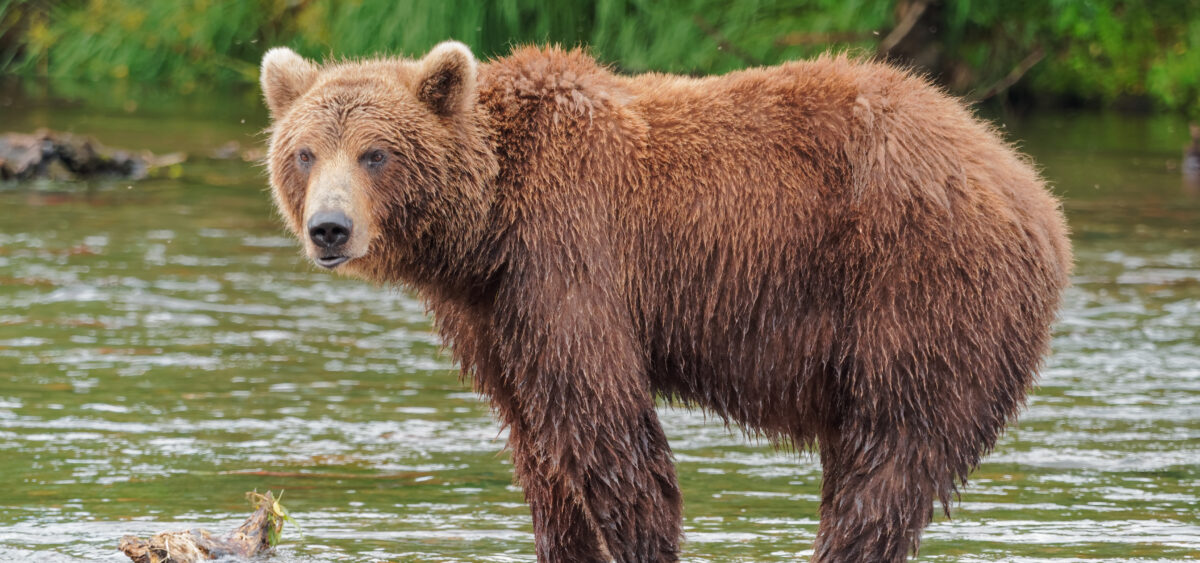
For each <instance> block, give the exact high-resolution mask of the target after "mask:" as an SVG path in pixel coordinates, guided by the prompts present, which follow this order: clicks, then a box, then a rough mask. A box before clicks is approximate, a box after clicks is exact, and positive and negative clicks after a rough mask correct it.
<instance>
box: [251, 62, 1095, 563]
mask: <svg viewBox="0 0 1200 563" xmlns="http://www.w3.org/2000/svg"><path fill="white" fill-rule="evenodd" d="M450 51H453V49H451V50H447V49H443V48H439V50H435V52H434V53H433V54H431V55H430V56H429V57H427V58H426V59H425V60H421V61H407V60H401V59H392V60H372V61H362V62H345V63H332V64H326V65H324V66H322V67H316V66H311V68H305V67H303V66H302V64H311V63H307V62H304V61H302V60H300V59H299V58H298V57H296V60H300V63H297V62H296V60H291V59H288V60H283V61H275V63H272V64H274V66H275V67H276V68H272V64H267V63H265V64H264V87H265V90H266V93H267V98H268V104H269V105H270V106H271V109H272V114H273V117H274V119H275V125H274V127H273V133H272V140H271V148H270V157H269V158H270V170H271V182H272V186H273V187H274V190H275V194H276V197H277V201H278V203H279V205H280V209H281V210H282V212H283V215H284V216H285V217H286V218H287V220H288V222H289V224H290V225H291V226H292V228H293V230H295V231H296V232H297V234H298V235H300V237H301V238H302V239H306V238H307V237H306V236H305V235H304V233H303V230H302V229H301V228H300V225H301V224H302V222H301V221H302V218H303V217H304V213H305V211H304V209H303V207H304V200H305V194H306V192H307V191H308V190H311V189H313V188H312V186H310V185H309V184H310V182H309V180H308V178H309V177H310V173H305V172H303V171H300V170H298V169H297V166H296V161H295V154H296V151H298V150H299V149H300V148H302V147H310V148H311V147H316V148H313V149H312V150H313V151H314V153H316V155H317V161H318V163H320V162H321V159H322V158H325V159H330V158H337V157H335V156H333V155H338V154H340V155H343V156H342V157H340V158H349V157H353V155H356V154H358V153H360V152H361V151H364V150H367V149H368V148H369V147H374V146H382V147H386V148H387V150H388V151H389V161H388V163H387V166H386V168H385V169H384V170H382V171H380V172H377V173H365V172H364V173H358V172H355V173H354V174H353V184H354V186H355V189H356V190H358V191H359V192H358V193H361V194H364V195H363V197H362V201H365V202H368V203H367V204H366V205H368V206H369V209H367V210H365V211H364V210H358V211H359V212H364V213H366V214H367V215H368V216H369V217H370V219H369V221H370V224H371V225H370V228H371V229H373V231H371V232H372V234H371V235H370V237H371V239H370V242H369V250H368V251H367V252H366V254H365V255H364V256H361V257H356V258H355V259H353V260H351V261H350V262H348V263H346V264H345V265H343V266H341V268H342V269H344V270H345V271H346V272H347V273H350V274H352V275H356V276H360V277H363V278H367V279H370V280H375V281H378V282H383V283H396V284H402V285H405V286H407V287H410V288H412V289H415V290H416V291H417V293H418V294H420V295H421V296H422V297H423V298H424V299H425V300H426V302H427V303H428V306H429V309H430V310H431V311H432V312H433V314H434V317H435V319H436V323H437V327H438V330H439V331H440V333H441V335H442V336H443V338H444V340H445V341H446V342H447V343H448V344H449V345H450V347H451V349H452V350H453V351H454V354H455V356H456V358H457V359H458V360H459V361H461V363H462V367H463V373H464V374H467V375H469V376H471V377H472V378H473V381H474V385H475V388H476V389H477V390H478V391H479V392H481V393H483V394H484V395H485V396H486V397H488V399H489V400H490V401H491V404H492V405H493V407H494V408H495V411H496V413H497V414H498V416H499V417H500V419H501V420H502V421H503V422H504V423H505V424H506V425H507V426H508V427H509V429H510V435H509V447H510V448H511V450H512V455H513V460H514V465H515V469H516V476H517V479H518V480H519V482H520V484H521V486H522V487H523V488H524V491H525V496H526V499H527V500H528V502H529V504H530V508H531V511H532V515H533V524H534V531H535V535H536V538H537V540H536V541H537V554H538V559H539V560H540V561H569V562H575V561H595V560H616V561H674V560H676V559H677V558H678V555H679V542H680V539H681V533H680V518H681V516H680V512H681V497H680V491H679V489H678V486H677V484H676V478H675V470H674V466H673V464H672V459H671V451H670V448H669V446H668V444H667V439H666V436H665V435H664V434H663V431H662V428H661V427H660V425H659V422H658V420H657V416H656V414H655V408H654V407H655V397H660V398H665V399H667V400H669V401H671V402H674V403H677V404H683V405H692V406H698V407H701V408H704V409H707V410H709V411H710V412H714V413H717V414H718V415H720V416H721V417H723V418H725V419H726V420H727V421H733V422H736V423H737V424H740V425H742V426H743V427H744V428H746V429H747V430H748V431H749V432H754V433H761V434H763V435H766V436H768V437H770V438H772V439H773V440H776V441H778V442H780V443H792V444H794V445H796V446H797V447H799V448H808V447H814V446H815V448H816V449H817V450H818V451H819V453H820V458H821V463H822V465H823V467H824V482H823V486H822V502H821V510H820V512H821V514H820V516H821V524H820V529H819V533H818V537H817V541H816V545H815V555H814V557H813V560H814V561H825V562H829V561H901V560H903V559H904V558H905V557H906V554H907V553H910V552H915V551H916V549H917V545H918V540H919V537H920V534H921V530H922V529H923V528H924V527H925V526H926V524H928V522H929V520H930V518H931V516H932V512H933V509H932V501H933V500H938V501H940V502H941V504H943V505H944V506H946V507H947V508H948V505H949V503H950V501H951V497H952V496H953V494H954V492H955V488H956V485H957V484H958V483H962V482H964V481H965V480H966V478H967V475H968V473H969V472H970V471H971V470H972V469H973V468H974V467H975V466H976V465H977V464H978V463H979V460H980V457H981V456H982V455H984V454H985V453H986V452H988V451H989V450H990V449H991V448H992V446H993V445H994V444H995V442H996V439H997V436H998V434H999V433H1000V432H1001V431H1002V429H1003V428H1004V426H1005V424H1006V423H1007V422H1008V421H1009V420H1011V419H1012V418H1013V416H1014V415H1015V414H1016V413H1017V411H1018V410H1019V409H1020V408H1021V406H1022V404H1023V403H1024V400H1025V395H1026V391H1027V389H1029V387H1030V385H1031V384H1032V381H1033V377H1034V373H1035V371H1036V370H1037V369H1038V367H1039V365H1040V361H1041V358H1042V357H1043V356H1044V354H1045V353H1046V352H1047V349H1048V342H1049V336H1050V325H1051V322H1052V321H1053V319H1054V317H1055V314H1056V311H1057V308H1058V305H1059V296H1060V293H1061V291H1062V290H1063V288H1064V287H1065V286H1066V285H1067V283H1068V274H1069V270H1070V267H1071V256H1070V248H1069V244H1068V241H1067V236H1066V229H1065V226H1064V222H1063V217H1062V215H1061V213H1060V211H1059V206H1058V203H1057V201H1056V200H1055V199H1054V198H1053V197H1052V196H1050V195H1049V194H1048V193H1047V191H1046V189H1045V187H1044V184H1043V181H1042V180H1041V179H1040V178H1039V176H1038V174H1037V173H1036V172H1035V171H1034V170H1033V168H1032V167H1031V165H1030V163H1029V162H1028V161H1027V160H1026V159H1025V158H1024V157H1022V156H1020V155H1019V154H1018V153H1016V152H1015V151H1014V150H1013V149H1012V148H1011V147H1009V146H1008V145H1007V144H1005V143H1004V142H1003V141H1002V140H1000V138H999V137H998V135H997V134H996V133H995V132H994V131H993V130H992V129H991V128H990V127H988V126H986V125H984V124H982V123H981V122H980V121H978V120H977V119H975V118H974V117H973V116H972V115H971V114H970V113H969V112H968V111H967V110H966V109H964V107H963V106H962V104H961V103H959V102H958V101H956V100H954V99H952V98H950V97H948V96H946V95H945V94H943V93H942V92H940V91H939V90H937V89H935V88H933V87H931V86H929V85H928V84H927V83H926V82H925V81H924V80H922V79H920V78H918V77H914V76H912V75H911V74H909V73H907V72H904V71H902V70H898V69H895V68H893V67H890V66H887V65H884V64H878V63H870V62H860V61H855V60H852V59H848V58H846V57H838V56H826V57H821V58H819V59H817V60H813V61H803V62H793V63H787V64H784V65H780V66H776V67H769V68H758V69H751V70H745V71H740V72H734V73H730V74H727V75H724V76H718V77H709V78H684V77H678V76H671V75H663V74H644V75H637V76H620V75H616V74H613V73H612V72H610V71H608V70H607V69H605V68H603V67H602V66H599V65H597V64H596V62H595V61H594V60H593V59H592V58H591V57H589V56H588V55H587V54H585V53H583V52H580V51H578V50H575V51H564V50H560V49H557V48H534V47H523V48H518V49H515V50H514V51H513V52H512V54H510V55H509V56H507V57H504V58H500V59H496V60H493V61H491V62H488V63H485V64H480V65H479V66H478V67H475V65H474V61H473V59H469V60H468V59H465V58H463V55H462V52H463V50H462V49H459V50H458V51H456V52H450ZM455 53H458V54H457V55H456V54H455ZM466 56H467V57H469V54H468V55H466ZM456 57H457V58H456ZM301 63H302V64H301ZM438 69H441V70H440V71H439V70H438ZM447 69H448V70H447ZM438 72H443V73H445V72H449V73H451V76H449V77H447V76H444V75H439V74H438ZM456 73H457V74H456ZM476 73H477V75H476ZM272 81H274V82H275V83H274V84H273V83H272ZM347 155H348V156H347ZM318 166H319V164H318ZM314 170H315V169H314ZM357 228H358V227H356V229H357ZM364 232H366V231H364ZM356 236H358V235H356ZM363 236H367V235H363Z"/></svg>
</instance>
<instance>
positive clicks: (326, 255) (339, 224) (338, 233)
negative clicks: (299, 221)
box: [308, 210, 354, 268]
mask: <svg viewBox="0 0 1200 563" xmlns="http://www.w3.org/2000/svg"><path fill="white" fill-rule="evenodd" d="M353 232H354V221H351V220H350V218H349V217H347V216H346V214H345V213H343V212H341V211H339V210H322V211H318V212H316V213H314V214H313V216H312V217H310V218H309V220H308V238H309V239H310V240H311V241H312V243H313V246H314V247H316V250H317V256H316V257H315V258H314V260H315V261H316V263H317V264H320V265H321V266H323V267H325V268H334V267H336V266H338V265H339V264H341V263H343V262H345V261H346V260H349V259H350V257H349V256H347V254H346V243H347V242H348V241H349V240H350V235H351V234H353Z"/></svg>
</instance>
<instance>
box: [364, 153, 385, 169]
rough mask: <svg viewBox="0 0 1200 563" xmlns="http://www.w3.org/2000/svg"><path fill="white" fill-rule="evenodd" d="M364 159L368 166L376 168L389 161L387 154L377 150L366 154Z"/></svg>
mask: <svg viewBox="0 0 1200 563" xmlns="http://www.w3.org/2000/svg"><path fill="white" fill-rule="evenodd" d="M362 159H363V160H364V161H365V162H366V163H367V166H370V167H372V168H374V167H377V166H379V165H381V164H383V161H385V160H387V153H386V152H384V151H382V150H379V149H376V150H373V151H369V152H367V153H366V154H364V155H363V156H362Z"/></svg>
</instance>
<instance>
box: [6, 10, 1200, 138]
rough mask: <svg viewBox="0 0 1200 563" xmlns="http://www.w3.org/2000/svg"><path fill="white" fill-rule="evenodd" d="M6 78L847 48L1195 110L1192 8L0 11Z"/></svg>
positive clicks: (151, 77) (1097, 99)
mask: <svg viewBox="0 0 1200 563" xmlns="http://www.w3.org/2000/svg"><path fill="white" fill-rule="evenodd" d="M0 14H2V15H0V73H3V74H4V75H15V76H18V77H20V78H21V79H23V80H25V81H39V82H41V83H43V84H48V85H49V86H50V87H51V88H52V89H53V90H56V91H77V90H78V88H79V85H80V84H84V85H89V86H88V87H93V86H94V85H95V84H97V83H101V84H103V83H134V84H139V85H154V87H155V88H160V89H161V88H166V89H169V90H171V91H175V92H179V93H181V94H186V93H190V92H197V91H205V90H209V89H216V88H228V87H236V86H238V85H250V84H253V83H254V82H255V80H256V78H257V72H258V67H257V64H258V61H259V59H260V57H261V55H262V53H263V52H264V51H265V50H266V49H267V48H269V47H271V46H275V45H289V46H291V47H293V48H295V49H296V50H298V51H299V52H301V53H302V54H305V55H307V56H311V57H317V58H321V57H325V56H329V55H335V56H361V55H368V54H372V53H378V52H384V53H403V54H419V53H423V52H424V51H425V50H426V49H428V48H429V47H430V46H432V45H433V44H435V43H437V42H438V41H441V40H444V39H447V38H455V39H458V40H461V41H464V42H466V43H468V44H470V45H471V46H472V47H473V48H474V49H475V51H476V54H477V55H478V56H480V57H488V56H494V55H500V54H504V53H505V52H507V51H508V48H509V46H510V45H513V44H518V43H528V42H537V43H542V42H553V43H559V44H563V45H568V46H574V45H586V46H588V47H589V48H590V49H591V50H592V51H593V53H594V54H595V55H596V56H597V57H598V58H600V59H601V60H604V61H606V62H608V63H611V64H613V65H614V66H615V67H616V68H619V69H621V70H625V71H631V72H634V71H645V70H662V71H670V72H684V73H696V74H700V73H713V72H724V71H728V70H732V69H736V68H741V67H746V66H753V65H758V64H772V63H777V62H780V61H784V60H788V59H794V58H800V57H806V56H812V55H814V54H817V53H820V52H823V51H826V50H831V49H832V50H850V51H852V52H856V53H862V54H865V55H872V56H880V57H885V58H889V59H892V60H895V61H898V62H901V63H903V64H908V65H913V66H915V67H917V68H919V69H921V70H922V71H924V72H927V73H929V74H930V75H931V76H933V77H934V78H936V79H937V80H938V81H939V82H941V83H942V84H944V85H945V86H946V87H947V88H948V89H950V90H951V91H953V92H955V93H957V94H960V95H964V96H967V97H969V98H972V99H989V100H991V101H993V102H998V103H1003V104H1009V105H1017V106H1051V107H1060V106H1088V107H1123V108H1157V109H1163V110H1170V111H1179V112H1184V113H1189V114H1191V115H1192V116H1193V117H1194V116H1196V115H1197V114H1198V113H1200V107H1198V106H1200V71H1198V70H1197V69H1200V3H1198V2H1196V1H1195V0H1153V1H1152V0H737V1H733V0H667V1H651V0H579V1H572V2H566V1H562V2H546V1H534V0H409V1H406V2H393V1H391V0H350V1H338V0H247V1H229V0H181V1H178V2H143V1H141V0H77V1H71V2H63V3H52V2H48V1H45V0H0Z"/></svg>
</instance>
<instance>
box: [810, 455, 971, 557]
mask: <svg viewBox="0 0 1200 563" xmlns="http://www.w3.org/2000/svg"><path fill="white" fill-rule="evenodd" d="M938 442H939V440H938V439H936V438H931V437H928V436H915V435H906V434H905V433H904V432H903V431H892V432H885V433H873V432H872V433H866V432H861V433H842V434H840V435H824V436H822V439H821V440H820V442H819V448H820V454H821V465H822V467H823V471H824V477H823V482H822V489H821V523H820V528H819V530H818V532H817V540H816V543H815V545H814V546H813V550H814V551H813V558H812V561H813V562H820V563H834V562H838V563H841V562H855V561H880V562H897V563H898V562H903V561H904V560H905V559H906V558H907V556H908V554H909V553H910V552H912V553H915V552H916V549H917V546H918V544H919V542H920V538H921V532H922V531H923V530H924V529H925V527H926V526H927V525H928V524H929V522H930V520H931V519H932V518H933V509H934V508H933V507H934V505H933V501H934V500H935V499H937V500H939V501H941V503H942V504H943V506H945V505H948V503H949V501H950V498H951V497H952V496H953V494H954V490H955V478H956V477H955V475H956V474H957V473H958V472H957V471H955V470H954V469H953V467H952V465H954V464H953V463H948V462H949V460H948V459H946V457H945V455H944V453H945V452H946V450H945V449H944V448H940V447H938V446H939V444H938Z"/></svg>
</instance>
